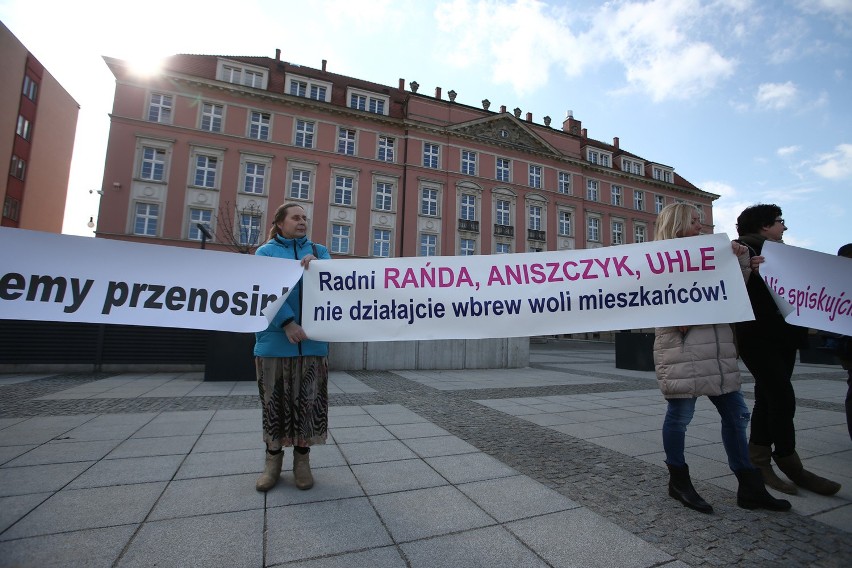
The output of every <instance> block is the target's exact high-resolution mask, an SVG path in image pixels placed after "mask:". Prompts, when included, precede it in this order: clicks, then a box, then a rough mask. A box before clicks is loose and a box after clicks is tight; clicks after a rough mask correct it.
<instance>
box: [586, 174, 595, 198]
mask: <svg viewBox="0 0 852 568" xmlns="http://www.w3.org/2000/svg"><path fill="white" fill-rule="evenodd" d="M586 199H588V200H589V201H597V200H598V182H597V181H595V180H593V179H590V180H588V181H586Z"/></svg>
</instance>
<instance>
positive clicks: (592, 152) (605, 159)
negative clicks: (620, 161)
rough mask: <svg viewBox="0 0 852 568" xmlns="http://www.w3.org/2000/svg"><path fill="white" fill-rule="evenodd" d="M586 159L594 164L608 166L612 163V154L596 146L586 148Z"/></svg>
mask: <svg viewBox="0 0 852 568" xmlns="http://www.w3.org/2000/svg"><path fill="white" fill-rule="evenodd" d="M586 159H587V160H588V161H589V163H591V164H596V165H599V166H603V167H605V168H608V167H609V165H610V164H611V163H612V154H610V153H609V152H604V151H603V150H600V149H597V148H594V149H593V148H586Z"/></svg>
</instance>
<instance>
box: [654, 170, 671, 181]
mask: <svg viewBox="0 0 852 568" xmlns="http://www.w3.org/2000/svg"><path fill="white" fill-rule="evenodd" d="M653 174H654V179H656V180H660V181H664V182H666V183H672V172H671V171H669V170H664V169H663V168H658V167H656V166H655V167H654V169H653Z"/></svg>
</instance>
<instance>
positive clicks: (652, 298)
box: [302, 234, 754, 341]
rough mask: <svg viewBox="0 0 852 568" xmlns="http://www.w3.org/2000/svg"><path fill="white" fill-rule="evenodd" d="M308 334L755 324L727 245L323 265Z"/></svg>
mask: <svg viewBox="0 0 852 568" xmlns="http://www.w3.org/2000/svg"><path fill="white" fill-rule="evenodd" d="M303 300H304V304H303V308H302V325H303V327H304V328H305V331H306V332H307V334H308V336H309V337H312V338H314V339H320V340H326V341H392V340H405V339H477V338H487V337H522V336H532V335H548V334H563V333H578V332H585V331H604V330H617V329H636V328H647V327H658V326H668V325H690V324H702V323H724V322H734V321H743V320H751V319H754V314H753V313H752V310H751V304H750V302H749V299H748V295H747V293H746V289H745V283H744V281H743V277H742V273H741V272H740V269H739V264H738V262H737V259H736V256H735V255H734V254H733V253H732V252H731V244H730V240H729V239H728V237H727V235H724V234H718V235H706V236H699V237H691V238H682V239H671V240H666V241H659V242H651V243H643V244H634V245H624V246H615V247H606V248H597V249H584V250H570V251H556V252H541V253H522V254H510V255H487V256H444V257H417V258H390V259H375V260H363V259H359V260H325V261H313V262H312V263H311V265H310V268H309V269H308V270H307V271H305V273H304V276H303Z"/></svg>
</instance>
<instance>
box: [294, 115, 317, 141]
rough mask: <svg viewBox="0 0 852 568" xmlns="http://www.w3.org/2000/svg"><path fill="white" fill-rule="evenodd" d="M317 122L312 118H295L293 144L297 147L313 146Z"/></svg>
mask: <svg viewBox="0 0 852 568" xmlns="http://www.w3.org/2000/svg"><path fill="white" fill-rule="evenodd" d="M316 128H317V123H316V122H314V121H313V120H305V119H302V118H297V119H296V120H295V122H294V129H295V135H294V137H293V144H294V145H295V146H298V147H299V148H313V147H314V137H315V135H316Z"/></svg>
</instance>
